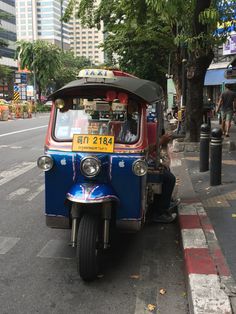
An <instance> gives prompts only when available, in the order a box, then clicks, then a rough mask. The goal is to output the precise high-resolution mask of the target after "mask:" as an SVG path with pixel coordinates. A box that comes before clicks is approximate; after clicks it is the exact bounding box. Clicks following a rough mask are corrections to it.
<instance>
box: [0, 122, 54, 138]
mask: <svg viewBox="0 0 236 314" xmlns="http://www.w3.org/2000/svg"><path fill="white" fill-rule="evenodd" d="M47 126H48V125H47V124H45V125H42V126H37V127H35V128H30V129H24V130H20V131H14V132H10V133H4V134H1V135H0V137H3V136H8V135H12V134H17V133H22V132H27V131H32V130H37V129H42V128H46V127H47Z"/></svg>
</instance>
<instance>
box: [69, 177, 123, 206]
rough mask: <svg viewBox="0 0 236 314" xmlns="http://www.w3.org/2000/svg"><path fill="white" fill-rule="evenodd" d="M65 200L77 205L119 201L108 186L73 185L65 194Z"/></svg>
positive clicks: (99, 184)
mask: <svg viewBox="0 0 236 314" xmlns="http://www.w3.org/2000/svg"><path fill="white" fill-rule="evenodd" d="M67 198H68V199H69V200H71V201H73V202H78V203H101V202H105V201H109V200H110V201H111V200H113V201H119V199H118V197H117V195H116V193H115V192H114V190H113V189H112V187H111V186H110V185H108V184H101V183H98V184H91V183H79V182H77V183H75V184H74V185H73V186H72V187H71V188H70V190H69V191H68V193H67Z"/></svg>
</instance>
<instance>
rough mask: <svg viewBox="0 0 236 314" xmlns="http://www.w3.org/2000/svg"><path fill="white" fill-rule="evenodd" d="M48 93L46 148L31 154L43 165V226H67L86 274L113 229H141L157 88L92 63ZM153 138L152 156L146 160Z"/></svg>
mask: <svg viewBox="0 0 236 314" xmlns="http://www.w3.org/2000/svg"><path fill="white" fill-rule="evenodd" d="M50 99H51V100H52V110H51V114H50V121H49V126H48V130H47V135H46V140H45V154H44V155H43V156H40V157H39V158H38V161H37V163H38V167H39V168H40V169H42V170H43V171H44V172H45V217H46V225H47V226H49V227H53V228H69V229H71V245H72V247H75V248H76V261H77V269H78V273H79V275H80V276H81V278H82V279H83V280H85V281H89V280H93V279H95V278H96V277H97V274H98V272H99V265H100V257H101V254H103V253H104V251H105V250H107V249H109V247H110V245H111V243H112V242H111V235H112V230H113V229H114V228H115V229H117V230H122V231H123V232H137V231H139V230H141V228H142V227H143V225H144V223H145V220H146V216H147V212H148V208H149V205H150V204H151V203H152V202H153V199H154V195H155V194H159V193H161V185H162V184H161V168H160V149H159V137H160V132H161V130H162V125H161V122H160V121H158V117H160V116H162V111H161V110H162V106H163V91H162V88H161V87H160V86H159V85H157V84H156V83H154V82H151V81H147V80H142V79H139V78H135V77H132V76H130V77H129V75H128V74H127V73H125V74H124V76H122V75H119V76H116V75H115V74H114V72H112V71H110V70H109V71H108V70H102V69H95V70H91V69H90V70H83V71H82V73H81V74H80V78H79V79H78V80H76V81H73V82H71V83H69V84H67V85H65V86H64V87H62V88H61V89H59V90H57V91H56V92H54V93H53V94H52V95H51V96H50ZM148 106H152V107H153V108H156V117H157V118H156V119H151V120H148V119H147V108H148ZM131 107H132V108H131ZM130 109H132V110H130ZM159 120H161V119H159ZM128 125H130V128H129V130H128V127H127V126H128ZM151 144H156V159H155V161H154V163H153V162H152V163H151V164H150V165H149V164H148V158H149V154H148V147H149V145H151Z"/></svg>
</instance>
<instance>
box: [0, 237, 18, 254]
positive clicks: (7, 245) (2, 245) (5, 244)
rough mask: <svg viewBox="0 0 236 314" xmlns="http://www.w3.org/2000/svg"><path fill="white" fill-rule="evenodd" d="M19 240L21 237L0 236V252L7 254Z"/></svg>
mask: <svg viewBox="0 0 236 314" xmlns="http://www.w3.org/2000/svg"><path fill="white" fill-rule="evenodd" d="M19 240H20V238H9V237H0V254H6V253H7V252H8V251H9V250H10V249H12V248H13V247H14V246H15V245H16V243H17V242H18V241H19Z"/></svg>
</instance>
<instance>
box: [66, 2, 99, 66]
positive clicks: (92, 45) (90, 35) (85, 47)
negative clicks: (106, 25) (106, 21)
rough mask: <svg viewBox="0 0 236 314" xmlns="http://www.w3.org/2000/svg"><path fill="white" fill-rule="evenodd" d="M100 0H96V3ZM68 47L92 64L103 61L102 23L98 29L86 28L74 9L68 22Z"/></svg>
mask: <svg viewBox="0 0 236 314" xmlns="http://www.w3.org/2000/svg"><path fill="white" fill-rule="evenodd" d="M99 2H100V0H97V1H96V5H98V4H99ZM69 29H70V47H71V50H72V51H73V53H74V55H75V56H84V57H86V58H88V59H90V60H91V63H93V64H102V63H104V59H105V57H104V52H103V50H102V48H100V47H99V46H100V44H102V43H103V42H104V33H103V25H102V27H101V29H100V30H98V29H97V28H86V27H83V26H81V24H80V23H79V20H78V18H77V17H76V9H75V10H74V14H73V16H72V18H71V20H70V22H69Z"/></svg>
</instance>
